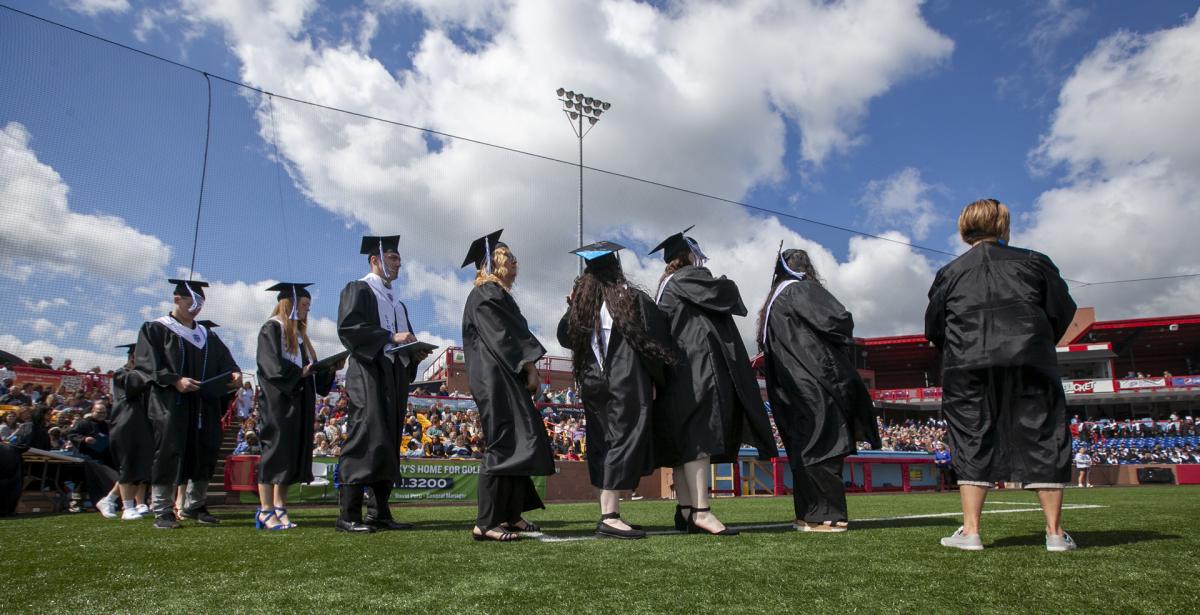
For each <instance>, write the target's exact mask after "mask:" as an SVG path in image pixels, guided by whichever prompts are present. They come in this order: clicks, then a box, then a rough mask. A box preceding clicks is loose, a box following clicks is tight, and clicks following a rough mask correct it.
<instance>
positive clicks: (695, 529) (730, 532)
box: [687, 508, 741, 536]
mask: <svg viewBox="0 0 1200 615" xmlns="http://www.w3.org/2000/svg"><path fill="white" fill-rule="evenodd" d="M710 510H712V508H693V509H692V514H690V515H688V527H687V533H689V534H708V535H709V536H737V535H738V534H740V533H741V532H739V531H737V530H735V529H733V528H731V527H726V528H725V529H723V530H721V531H719V532H710V531H708V530H706V529H704V528H702V527H700V526H699V525H696V520H695V517H696V513H698V512H708V511H710Z"/></svg>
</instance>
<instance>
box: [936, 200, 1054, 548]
mask: <svg viewBox="0 0 1200 615" xmlns="http://www.w3.org/2000/svg"><path fill="white" fill-rule="evenodd" d="M1009 222H1010V218H1009V212H1008V208H1007V207H1005V206H1004V204H1002V203H1000V202H999V201H996V200H995V199H983V200H980V201H976V202H974V203H971V204H970V205H967V207H966V208H965V209H963V212H962V214H961V215H960V216H959V219H958V230H959V234H960V235H961V237H962V239H963V241H964V242H965V243H967V244H969V245H970V246H971V249H970V250H968V251H967V252H965V253H964V254H962V255H961V256H959V257H958V258H956V259H954V260H953V261H951V262H950V263H949V264H948V265H946V266H945V267H943V268H942V269H941V270H940V271H938V273H937V276H935V277H934V280H933V286H932V287H930V289H929V307H928V308H927V309H926V312H925V336H926V337H927V338H928V339H929V341H930V342H933V344H934V345H936V346H937V347H938V349H939V350H940V351H941V355H942V412H943V414H944V415H945V417H946V423H947V425H948V427H949V429H948V432H949V436H950V453H951V463H952V465H953V468H954V472H955V474H956V475H957V476H958V485H959V492H960V493H959V497H960V499H961V500H962V506H963V527H961V528H959V530H958V531H957V532H955V533H954V535H953V536H949V537H947V538H943V539H942V544H943V545H945V546H948V547H953V548H958V549H964V550H972V551H977V550H980V549H982V548H983V543H982V541H981V540H980V538H979V518H980V514H981V510H982V508H983V503H984V500H985V499H986V497H987V490H988V488H990V487H991V486H992V485H994V484H995V483H996V482H997V481H1011V482H1017V483H1022V484H1023V485H1024V487H1025V488H1026V489H1033V490H1036V491H1037V493H1038V499H1039V500H1041V504H1042V510H1043V512H1044V513H1045V517H1046V548H1047V550H1050V551H1069V550H1071V549H1074V548H1075V543H1074V541H1072V540H1071V538H1070V536H1068V535H1067V534H1066V532H1064V531H1063V529H1062V525H1061V522H1060V517H1061V512H1062V490H1063V488H1064V487H1065V486H1066V484H1067V483H1068V482H1069V481H1070V478H1071V434H1070V431H1069V428H1068V427H1069V425H1068V421H1069V418H1068V416H1067V407H1066V397H1065V395H1064V393H1063V388H1062V382H1061V380H1060V376H1059V372H1058V357H1057V353H1056V351H1055V345H1056V343H1057V341H1058V340H1059V339H1060V338H1061V337H1062V336H1063V334H1064V333H1065V332H1066V330H1067V327H1068V326H1069V325H1070V324H1071V320H1072V319H1073V318H1074V316H1075V301H1074V300H1072V299H1071V294H1070V292H1069V291H1068V289H1067V284H1066V282H1064V281H1063V279H1062V277H1061V276H1060V275H1059V273H1058V268H1056V267H1055V266H1054V263H1053V262H1051V260H1050V259H1049V258H1048V257H1046V256H1045V255H1044V254H1039V253H1037V252H1034V251H1032V250H1025V249H1021V248H1014V247H1012V246H1009V245H1008V235H1009Z"/></svg>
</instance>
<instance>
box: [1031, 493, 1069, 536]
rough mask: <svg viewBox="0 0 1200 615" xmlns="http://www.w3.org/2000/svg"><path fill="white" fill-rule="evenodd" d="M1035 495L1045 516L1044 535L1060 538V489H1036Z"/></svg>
mask: <svg viewBox="0 0 1200 615" xmlns="http://www.w3.org/2000/svg"><path fill="white" fill-rule="evenodd" d="M1037 494H1038V499H1039V500H1041V502H1042V513H1043V514H1045V515H1046V533H1047V534H1053V535H1054V536H1062V533H1063V529H1062V500H1063V492H1062V489H1038V490H1037Z"/></svg>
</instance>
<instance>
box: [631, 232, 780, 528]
mask: <svg viewBox="0 0 1200 615" xmlns="http://www.w3.org/2000/svg"><path fill="white" fill-rule="evenodd" d="M688 230H691V227H689V228H688V229H686V230H684V232H682V233H676V234H674V235H672V236H670V237H668V238H667V239H665V240H664V241H663V242H662V243H660V244H659V245H658V246H657V247H655V248H654V249H653V250H651V251H650V253H651V254H654V253H655V252H658V251H660V250H661V251H662V253H663V260H664V261H666V263H667V267H666V271H665V272H664V273H663V276H662V279H661V280H660V281H659V285H658V291H657V293H656V296H655V302H656V303H657V304H658V306H659V307H660V308H661V309H662V311H663V312H664V313H665V314H666V315H667V319H668V321H669V322H670V325H671V335H672V337H673V338H674V339H675V343H676V344H677V345H678V346H679V347H680V348H681V349H682V351H683V360H682V361H681V362H680V364H679V365H677V366H675V367H674V368H672V369H671V370H670V371H669V373H668V376H667V382H668V385H667V390H666V394H665V395H660V396H659V398H658V400H657V402H656V404H655V406H656V423H655V426H654V429H655V441H656V444H655V449H656V450H655V453H656V455H657V461H656V463H657V464H658V465H659V466H666V467H671V468H673V469H674V478H675V493H676V496H677V498H678V504H677V506H676V509H675V527H676V529H679V530H680V531H685V530H686V531H688V532H693V533H704V532H706V533H709V534H718V535H734V534H736V533H737V532H736V531H735V530H730V529H727V528H726V527H725V525H724V524H723V523H721V521H720V520H719V519H717V517H716V516H715V515H713V514H712V512H711V511H710V510H709V506H708V499H709V498H708V495H709V494H708V490H709V484H710V472H711V467H710V464H713V463H727V462H736V461H737V456H738V450H739V449H740V447H741V445H742V444H743V443H745V444H749V445H751V446H753V447H755V448H756V449H758V457H759V458H760V459H770V458H771V457H774V456H775V454H776V449H775V436H774V434H773V433H772V432H771V421H770V418H769V417H768V416H767V411H766V408H765V407H764V406H763V401H762V395H761V393H760V392H759V389H758V379H757V378H756V377H755V375H754V371H753V370H752V369H751V367H750V357H749V355H748V354H747V353H746V346H745V344H744V343H743V342H742V337H741V334H740V333H738V329H737V325H735V324H734V322H733V317H734V316H745V315H746V313H747V312H746V306H745V305H744V304H743V303H742V296H741V293H740V292H738V287H737V284H735V283H734V282H733V280H730V279H727V278H726V277H725V276H721V277H720V278H714V277H713V275H712V273H710V272H709V270H708V269H707V268H705V266H704V263H705V262H706V261H707V260H708V259H707V258H706V257H705V256H704V252H702V251H701V250H700V246H699V245H698V244H697V243H696V241H695V240H694V239H692V238H691V237H688V236H686V235H685V234H684V233H686V232H687V231H688Z"/></svg>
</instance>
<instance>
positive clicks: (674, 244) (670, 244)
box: [650, 224, 708, 263]
mask: <svg viewBox="0 0 1200 615" xmlns="http://www.w3.org/2000/svg"><path fill="white" fill-rule="evenodd" d="M694 228H696V225H695V224H693V225H691V226H689V227H687V228H685V229H683V230H682V231H680V232H678V233H675V234H674V235H671V236H670V237H667V238H666V239H664V240H662V243H660V244H658V245H657V246H654V249H653V250H650V254H654V253H655V252H658V251H659V250H662V253H663V261H665V262H668V263H669V262H671V261H672V260H674V259H675V258H676V257H678V256H679V255H680V254H683V253H684V252H691V253H692V254H694V255H695V256H696V259H697V260H699V261H700V262H704V261H706V260H708V257H707V256H705V255H704V252H703V251H702V250H701V249H700V246H699V245H697V244H696V240H695V239H692V238H691V237H688V236H687V235H685V234H684V233H687V232H688V231H690V230H692V229H694Z"/></svg>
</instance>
